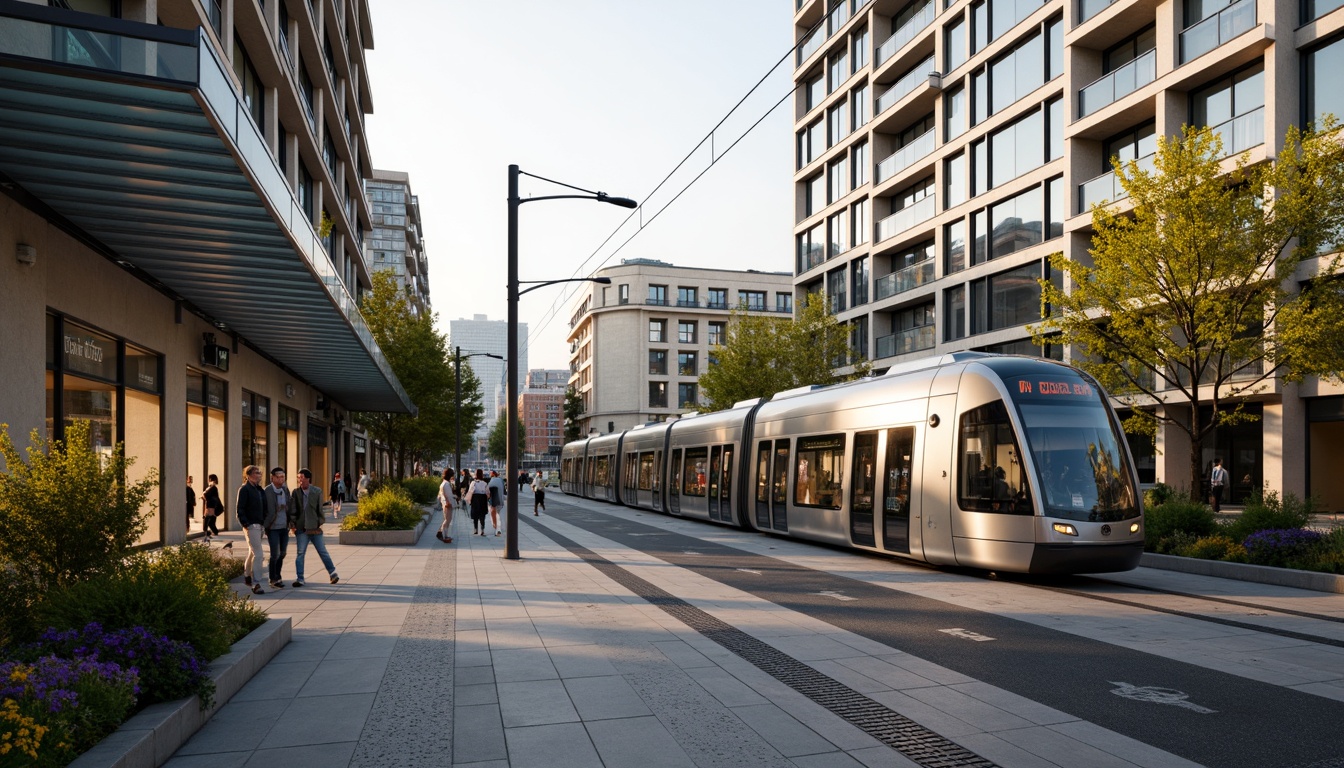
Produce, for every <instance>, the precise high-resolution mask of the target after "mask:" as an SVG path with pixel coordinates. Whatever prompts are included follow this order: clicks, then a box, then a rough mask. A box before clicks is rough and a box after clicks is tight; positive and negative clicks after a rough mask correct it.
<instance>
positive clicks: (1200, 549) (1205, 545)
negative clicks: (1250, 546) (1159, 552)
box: [1175, 534, 1246, 562]
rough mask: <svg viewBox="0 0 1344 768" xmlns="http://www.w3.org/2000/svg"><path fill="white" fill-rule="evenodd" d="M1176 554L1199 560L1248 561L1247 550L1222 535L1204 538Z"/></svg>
mask: <svg viewBox="0 0 1344 768" xmlns="http://www.w3.org/2000/svg"><path fill="white" fill-rule="evenodd" d="M1175 554H1178V555H1180V556H1181V557H1193V558H1197V559H1199V560H1230V561H1233V562H1245V561H1246V548H1245V547H1243V546H1241V545H1240V544H1238V543H1236V542H1235V541H1233V540H1232V539H1230V538H1228V537H1227V536H1223V535H1221V534H1214V535H1212V536H1202V537H1200V538H1199V539H1197V540H1196V541H1195V542H1194V543H1193V544H1190V545H1188V546H1185V547H1182V548H1181V549H1180V551H1178V552H1176V553H1175Z"/></svg>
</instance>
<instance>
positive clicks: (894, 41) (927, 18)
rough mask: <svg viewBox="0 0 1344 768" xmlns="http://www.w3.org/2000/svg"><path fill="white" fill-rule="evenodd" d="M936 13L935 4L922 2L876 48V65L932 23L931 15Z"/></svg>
mask: <svg viewBox="0 0 1344 768" xmlns="http://www.w3.org/2000/svg"><path fill="white" fill-rule="evenodd" d="M936 15H938V9H937V6H936V5H935V4H934V3H933V2H932V1H930V2H927V3H925V4H924V7H923V8H920V9H919V10H918V11H915V15H914V16H911V17H910V18H909V19H907V20H906V22H905V23H904V24H902V25H901V28H900V29H898V30H896V31H895V32H892V33H891V37H888V38H887V39H886V40H885V41H883V43H882V45H880V46H878V48H877V65H878V66H882V64H883V63H885V62H886V60H887V59H890V58H891V57H892V56H895V55H896V52H897V51H899V50H901V49H902V48H904V47H905V44H906V43H908V42H910V41H911V40H914V39H915V38H916V37H918V36H919V33H920V32H922V31H924V29H925V28H926V27H928V26H929V25H930V24H932V23H933V17H934V16H936Z"/></svg>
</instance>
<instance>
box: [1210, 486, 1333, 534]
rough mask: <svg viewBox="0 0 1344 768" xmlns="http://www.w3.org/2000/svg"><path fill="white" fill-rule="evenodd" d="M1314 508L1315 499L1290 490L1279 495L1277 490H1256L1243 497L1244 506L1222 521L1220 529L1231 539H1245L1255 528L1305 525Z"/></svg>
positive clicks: (1262, 529) (1283, 527) (1302, 526)
mask: <svg viewBox="0 0 1344 768" xmlns="http://www.w3.org/2000/svg"><path fill="white" fill-rule="evenodd" d="M1315 510H1316V500H1315V499H1313V498H1308V499H1307V500H1306V501H1303V500H1301V499H1299V498H1297V496H1296V495H1294V494H1292V493H1286V494H1284V496H1283V499H1282V500H1280V499H1279V493H1278V491H1260V490H1257V491H1255V492H1254V493H1253V494H1252V495H1251V497H1250V498H1249V499H1247V500H1246V508H1245V510H1243V511H1242V513H1241V514H1240V515H1238V516H1237V517H1236V518H1234V519H1232V520H1229V521H1227V522H1226V523H1224V524H1223V531H1224V533H1226V534H1227V535H1228V536H1230V537H1232V539H1233V540H1234V541H1238V542H1240V541H1245V539H1246V537H1247V536H1250V535H1251V534H1253V533H1255V532H1256V531H1266V530H1276V529H1288V528H1305V527H1306V526H1307V525H1308V524H1309V523H1310V522H1311V515H1312V513H1313V512H1315Z"/></svg>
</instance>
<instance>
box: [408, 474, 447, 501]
mask: <svg viewBox="0 0 1344 768" xmlns="http://www.w3.org/2000/svg"><path fill="white" fill-rule="evenodd" d="M439 482H440V481H439V479H438V478H433V477H408V478H406V479H405V480H402V481H401V487H402V488H405V489H406V492H407V493H409V494H410V495H411V500H412V501H414V502H415V503H416V504H433V503H434V499H436V498H438V495H439Z"/></svg>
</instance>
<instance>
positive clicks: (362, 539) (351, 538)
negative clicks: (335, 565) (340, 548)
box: [339, 515, 429, 547]
mask: <svg viewBox="0 0 1344 768" xmlns="http://www.w3.org/2000/svg"><path fill="white" fill-rule="evenodd" d="M428 525H429V515H423V516H422V517H421V518H420V522H419V523H417V524H416V526H415V528H413V529H411V530H409V531H341V537H340V540H339V543H341V544H356V545H358V544H374V545H377V546H384V547H389V546H403V547H410V546H415V543H416V542H417V541H419V540H420V534H422V533H424V532H425V527H426V526H428Z"/></svg>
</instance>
